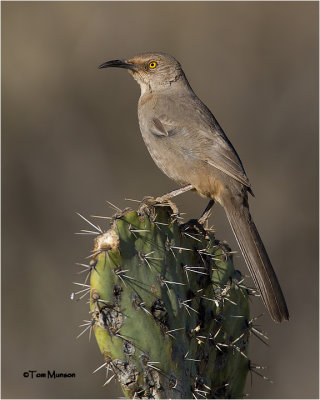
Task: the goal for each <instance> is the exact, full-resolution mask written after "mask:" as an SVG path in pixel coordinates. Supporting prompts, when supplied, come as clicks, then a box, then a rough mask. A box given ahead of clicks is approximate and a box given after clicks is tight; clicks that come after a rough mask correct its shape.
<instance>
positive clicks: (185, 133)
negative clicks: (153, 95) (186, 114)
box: [150, 115, 250, 188]
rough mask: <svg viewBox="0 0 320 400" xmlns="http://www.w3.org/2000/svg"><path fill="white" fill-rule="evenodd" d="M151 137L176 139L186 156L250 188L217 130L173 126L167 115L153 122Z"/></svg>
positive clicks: (239, 162) (175, 124)
mask: <svg viewBox="0 0 320 400" xmlns="http://www.w3.org/2000/svg"><path fill="white" fill-rule="evenodd" d="M150 125H151V126H150V130H151V133H152V134H153V135H155V136H158V137H163V138H165V137H167V138H170V137H173V136H175V145H177V144H179V145H180V147H181V148H182V149H187V152H188V154H191V153H193V154H195V155H197V157H199V158H200V159H201V160H202V161H204V162H207V163H208V164H209V165H212V166H213V167H215V168H217V169H219V170H221V171H223V172H224V173H226V174H227V175H229V176H231V177H232V178H234V179H236V180H237V181H239V182H241V183H242V184H243V185H245V186H247V187H248V188H250V183H249V180H248V178H247V176H246V173H245V171H244V168H243V166H242V163H241V161H240V159H239V156H238V154H237V153H236V151H235V149H234V148H233V146H232V144H231V143H230V141H229V140H228V138H227V137H226V135H225V134H224V132H223V131H222V129H221V128H220V127H219V126H217V127H210V126H208V129H203V126H201V125H200V128H199V127H198V126H195V124H190V123H189V121H188V124H187V123H183V122H182V123H181V122H180V121H179V123H177V122H173V121H172V120H171V119H170V118H169V117H168V116H167V115H161V116H158V117H157V118H153V119H152V121H151V124H150Z"/></svg>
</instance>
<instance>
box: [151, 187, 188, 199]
mask: <svg viewBox="0 0 320 400" xmlns="http://www.w3.org/2000/svg"><path fill="white" fill-rule="evenodd" d="M191 189H194V186H193V185H187V186H184V187H182V188H180V189H176V190H173V191H172V192H169V193H167V194H164V195H163V196H161V197H157V198H156V201H157V202H159V203H162V202H164V201H167V200H169V199H171V198H172V197H176V196H179V194H182V193H185V192H188V191H189V190H191Z"/></svg>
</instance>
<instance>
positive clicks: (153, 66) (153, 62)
mask: <svg viewBox="0 0 320 400" xmlns="http://www.w3.org/2000/svg"><path fill="white" fill-rule="evenodd" d="M157 65H158V64H157V63H156V62H155V61H152V62H151V63H149V68H151V69H153V68H155V67H156V66H157Z"/></svg>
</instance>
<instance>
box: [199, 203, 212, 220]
mask: <svg viewBox="0 0 320 400" xmlns="http://www.w3.org/2000/svg"><path fill="white" fill-rule="evenodd" d="M213 205H214V200H213V199H211V200H210V201H209V203H208V205H207V207H206V208H205V210H204V211H203V213H202V214H201V217H200V218H199V219H198V222H199V224H201V225H203V224H204V223H205V222H206V220H207V219H208V218H209V215H210V210H211V208H212V207H213Z"/></svg>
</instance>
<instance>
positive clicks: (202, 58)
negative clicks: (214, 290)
mask: <svg viewBox="0 0 320 400" xmlns="http://www.w3.org/2000/svg"><path fill="white" fill-rule="evenodd" d="M1 6H2V60H3V64H2V179H3V180H2V182H3V190H2V222H3V225H2V226H3V231H2V232H3V235H2V244H3V247H2V249H3V254H2V397H3V398H103V397H106V398H108V397H109V398H112V397H116V396H121V392H120V390H119V389H118V387H117V385H114V384H111V385H109V386H107V387H102V384H103V383H104V381H105V377H104V373H103V371H102V370H101V371H99V372H98V373H96V374H94V375H92V371H93V370H94V369H95V368H97V367H98V366H99V365H100V364H101V363H102V357H101V355H100V353H99V350H98V347H97V345H96V343H95V339H94V338H93V340H91V342H90V343H88V337H87V335H86V336H83V337H81V338H80V339H78V340H75V337H76V336H77V334H78V333H79V332H80V331H81V330H80V328H78V327H77V326H78V325H79V324H80V323H81V321H82V320H83V319H87V318H88V317H89V314H88V305H87V304H85V301H83V302H75V301H73V302H72V301H71V300H70V293H71V292H72V291H74V290H75V287H74V285H72V282H73V281H79V276H78V275H76V272H77V271H78V270H79V269H78V267H76V266H75V265H74V264H75V263H76V262H83V260H84V257H85V256H87V255H88V253H89V250H90V249H91V246H92V244H91V238H90V237H89V238H87V237H83V236H76V235H74V232H78V231H80V229H87V226H86V224H85V223H84V222H83V221H82V220H81V219H80V218H79V217H78V216H77V215H76V214H75V212H76V211H78V212H80V213H82V214H83V215H85V216H90V215H92V214H93V215H112V213H113V211H112V210H111V209H110V208H109V207H108V205H107V204H106V202H105V200H109V201H111V202H112V203H115V204H116V205H117V206H119V207H125V206H130V205H133V206H135V204H132V203H130V202H127V201H125V198H126V197H130V198H134V199H141V198H142V197H143V196H145V195H161V194H163V193H165V192H167V191H169V190H171V189H174V188H175V184H174V183H173V182H171V181H170V180H169V179H168V178H167V177H165V176H164V175H162V173H161V172H160V171H159V170H158V169H157V167H156V166H155V165H154V164H153V161H152V160H151V158H150V156H149V154H148V153H147V150H146V148H145V146H144V144H143V141H142V139H141V135H140V132H139V127H138V122H137V115H136V107H137V100H138V97H139V88H138V86H137V84H136V83H135V82H134V81H133V79H132V78H131V77H130V76H129V75H128V74H127V73H126V72H125V71H123V70H98V69H97V66H98V65H99V64H101V63H102V62H104V61H107V60H110V59H115V58H126V57H130V56H133V55H135V54H136V53H139V52H143V51H149V50H151V51H152V50H156V51H165V52H168V53H170V54H172V55H174V56H175V57H176V58H177V59H178V60H180V61H181V63H182V65H183V67H184V70H185V73H186V75H187V77H188V78H189V81H190V83H191V86H192V87H193V88H194V90H195V91H196V93H197V94H198V95H199V97H200V98H201V99H202V100H203V101H204V102H205V103H206V104H207V105H208V106H209V108H210V109H211V110H212V111H213V113H214V114H215V116H216V118H217V119H218V121H219V122H220V124H221V125H222V127H223V128H224V130H225V131H226V133H227V135H228V136H229V138H230V139H231V141H232V143H233V144H234V146H235V148H236V149H237V151H238V153H239V155H240V157H241V159H242V161H243V163H244V165H245V168H246V171H247V174H248V176H249V179H250V181H251V183H252V185H253V189H254V192H255V195H256V198H254V199H253V198H251V199H250V201H251V210H252V214H253V216H254V219H255V222H256V224H257V226H258V228H259V230H260V233H261V236H262V238H263V240H264V242H265V245H266V247H267V249H268V251H269V255H270V257H271V259H272V260H273V264H274V266H275V269H276V270H277V273H278V276H279V280H280V282H281V284H282V287H283V290H284V293H285V294H286V297H287V302H288V306H289V309H290V313H291V321H290V322H289V323H284V324H282V325H275V324H274V323H272V321H271V320H270V319H269V317H268V315H266V314H265V315H264V316H263V317H262V318H261V319H260V320H259V321H258V323H259V324H260V325H261V328H262V329H263V330H265V331H267V332H268V334H269V337H270V346H269V347H267V346H265V345H263V344H262V343H260V342H259V341H258V340H257V339H255V338H254V337H253V338H252V341H251V349H250V354H251V358H252V360H253V361H254V362H255V363H258V364H260V365H264V366H268V369H267V370H264V371H262V372H263V373H264V374H265V375H267V376H268V377H270V378H271V379H272V380H273V381H274V384H270V383H268V382H266V381H264V380H263V379H261V378H259V377H257V376H256V375H253V377H252V387H251V383H250V376H249V377H248V385H247V392H248V393H249V396H250V397H251V398H316V397H318V250H317V246H318V209H317V206H318V163H317V158H318V4H317V3H316V2H198V3H196V2H154V3H153V2H140V3H136V2H118V3H116V2H2V4H1ZM177 203H178V205H179V207H180V210H181V211H184V212H186V213H187V215H186V218H192V217H196V216H199V215H200V213H201V211H202V209H203V207H204V206H205V205H206V201H205V200H203V199H201V198H200V197H197V196H196V195H194V194H191V193H190V194H186V195H183V196H181V197H180V198H177ZM100 222H101V221H100ZM211 222H212V223H214V225H215V228H216V231H217V237H218V238H220V239H226V240H227V241H228V242H229V243H230V244H231V246H232V247H233V248H234V249H236V248H237V246H236V243H235V240H234V238H233V235H232V233H231V229H230V227H229V225H228V222H227V220H226V218H225V216H224V213H223V210H221V209H220V207H219V206H218V205H217V206H215V209H214V214H213V216H212V217H211ZM235 260H236V263H237V266H239V268H240V269H241V270H242V271H244V272H246V269H245V267H244V264H243V261H242V258H241V256H240V255H238V256H236V258H235ZM81 279H82V277H81ZM262 312H265V310H264V307H263V305H262V303H261V301H260V299H254V304H253V306H252V313H253V315H258V314H260V313H262ZM29 369H31V370H37V371H38V372H43V371H47V370H48V369H55V370H56V371H57V372H75V373H76V374H77V375H76V378H75V379H69V380H68V379H65V380H55V381H53V380H47V379H43V380H42V379H37V380H35V379H34V380H30V379H26V378H23V372H24V371H26V370H29Z"/></svg>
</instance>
